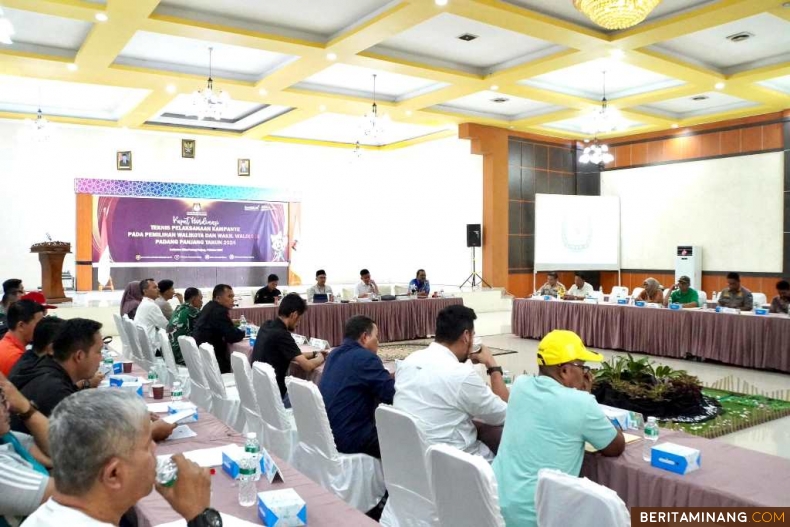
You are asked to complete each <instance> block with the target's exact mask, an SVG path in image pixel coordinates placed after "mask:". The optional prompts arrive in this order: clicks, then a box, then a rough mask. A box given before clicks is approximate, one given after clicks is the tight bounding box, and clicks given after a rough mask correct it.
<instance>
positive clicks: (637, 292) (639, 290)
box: [631, 287, 645, 298]
mask: <svg viewBox="0 0 790 527" xmlns="http://www.w3.org/2000/svg"><path fill="white" fill-rule="evenodd" d="M644 290H645V288H644V287H635V288H634V292H633V293H632V294H631V298H637V297H639V295H641V294H642V291H644Z"/></svg>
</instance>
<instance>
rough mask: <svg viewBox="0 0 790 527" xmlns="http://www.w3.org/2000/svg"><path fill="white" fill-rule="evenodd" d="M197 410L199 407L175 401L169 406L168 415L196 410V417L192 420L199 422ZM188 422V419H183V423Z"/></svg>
mask: <svg viewBox="0 0 790 527" xmlns="http://www.w3.org/2000/svg"><path fill="white" fill-rule="evenodd" d="M197 409H198V408H197V406H195V405H194V404H192V403H190V402H187V401H175V402H171V403H170V404H168V405H167V413H168V414H170V415H173V414H177V413H178V412H182V411H184V410H195V414H194V417H193V418H192V421H197V420H198V411H197ZM186 420H187V419H183V420H182V422H184V421H186Z"/></svg>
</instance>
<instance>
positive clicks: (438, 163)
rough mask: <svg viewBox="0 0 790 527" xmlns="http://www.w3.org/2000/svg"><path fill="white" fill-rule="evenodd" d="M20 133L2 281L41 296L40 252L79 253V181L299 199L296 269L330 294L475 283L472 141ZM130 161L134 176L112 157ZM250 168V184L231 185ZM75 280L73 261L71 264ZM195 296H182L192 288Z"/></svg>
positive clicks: (6, 152)
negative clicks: (365, 283)
mask: <svg viewBox="0 0 790 527" xmlns="http://www.w3.org/2000/svg"><path fill="white" fill-rule="evenodd" d="M22 128H23V125H22V123H20V122H18V121H2V120H0V181H2V191H3V194H4V197H5V199H4V200H3V208H2V218H0V234H1V235H2V237H1V238H0V240H2V247H3V250H2V255H3V256H2V258H0V279H3V280H4V279H6V278H9V277H12V276H13V277H18V278H22V279H23V280H24V282H25V284H26V286H27V287H28V288H29V289H33V288H34V287H36V286H38V285H39V284H40V270H39V265H38V259H37V257H36V256H34V255H31V254H29V249H30V246H31V245H32V244H33V243H36V242H39V241H43V240H44V239H45V233H47V232H48V233H50V234H51V236H52V238H53V239H56V240H62V241H68V242H71V243H72V250H74V241H75V229H76V226H75V198H74V178H98V179H130V180H147V181H165V182H188V183H212V184H216V185H239V186H243V185H249V186H255V187H263V188H281V189H288V190H293V191H296V192H298V193H300V194H301V195H302V204H303V205H302V226H301V232H302V237H301V240H300V242H299V249H300V251H299V255H298V257H297V258H298V262H297V265H298V266H299V268H300V269H304V270H305V274H307V275H308V276H307V278H308V281H310V280H311V277H312V276H314V272H315V270H316V269H318V268H324V269H326V271H327V273H328V276H329V283H330V284H331V283H333V282H354V281H356V280H358V279H359V274H358V273H359V269H360V268H362V267H367V268H369V269H370V270H371V273H372V275H373V277H374V278H375V279H376V280H377V281H379V282H388V281H397V282H405V281H408V280H409V279H411V278H412V277H413V273H414V272H415V271H416V269H417V268H418V267H424V268H426V270H427V271H428V277H429V279H430V280H431V281H432V282H433V283H434V284H440V283H446V284H456V285H457V284H459V283H461V282H462V281H463V280H464V278H466V276H467V275H468V274H469V266H470V263H469V258H470V256H469V250H468V249H467V248H466V241H465V224H466V223H479V222H480V221H481V220H482V206H483V205H482V178H483V176H482V174H483V169H482V156H477V155H472V154H470V153H469V151H470V150H469V144H468V142H467V141H463V140H458V139H444V140H440V141H433V142H429V143H425V144H422V145H417V146H413V147H409V148H406V149H400V150H394V151H388V152H373V151H366V152H364V153H363V155H362V157H361V158H356V157H355V156H354V154H352V153H351V151H350V150H341V149H335V148H325V147H315V146H302V145H289V144H281V143H266V142H262V141H249V140H243V139H225V138H214V137H202V136H192V135H189V134H180V133H179V134H170V133H159V132H141V131H120V130H115V129H102V128H97V127H83V126H60V127H59V128H58V131H57V133H56V134H54V136H53V138H52V139H51V140H50V141H49V142H48V143H44V144H42V145H29V144H27V143H26V142H25V141H24V139H23V136H22V135H21V134H20V131H21V130H22ZM182 138H195V139H196V140H197V148H196V159H182V158H181V139H182ZM118 150H131V151H132V155H133V170H132V171H117V170H116V168H115V153H116V151H118ZM238 158H249V159H250V160H251V167H252V169H251V172H252V175H251V177H249V178H240V177H237V175H236V160H237V159H238ZM66 267H67V269H69V270H71V271H72V273H73V272H74V259H73V255H72V256H70V257H69V259H68V260H67V261H66ZM187 285H189V284H182V285H181V286H182V287H185V286H187Z"/></svg>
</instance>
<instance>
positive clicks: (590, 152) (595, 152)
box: [579, 137, 614, 165]
mask: <svg viewBox="0 0 790 527" xmlns="http://www.w3.org/2000/svg"><path fill="white" fill-rule="evenodd" d="M612 161H614V156H613V155H612V154H610V153H609V147H608V146H607V145H602V144H599V143H598V138H597V137H596V138H595V139H594V140H593V142H592V144H590V145H587V146H586V147H584V150H583V151H582V155H581V156H579V163H585V164H586V163H592V164H593V165H604V164H606V163H611V162H612Z"/></svg>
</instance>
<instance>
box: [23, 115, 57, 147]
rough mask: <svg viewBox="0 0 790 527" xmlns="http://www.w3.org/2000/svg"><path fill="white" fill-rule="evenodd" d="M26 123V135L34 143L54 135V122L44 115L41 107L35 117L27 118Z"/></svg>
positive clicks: (46, 139) (47, 139)
mask: <svg viewBox="0 0 790 527" xmlns="http://www.w3.org/2000/svg"><path fill="white" fill-rule="evenodd" d="M25 125H26V131H25V135H26V137H27V139H29V140H30V141H32V142H34V143H43V142H46V141H49V139H50V137H52V124H51V123H50V122H49V121H48V120H47V118H46V117H44V114H43V113H42V112H41V108H39V109H38V112H37V113H36V118H35V119H25Z"/></svg>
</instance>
